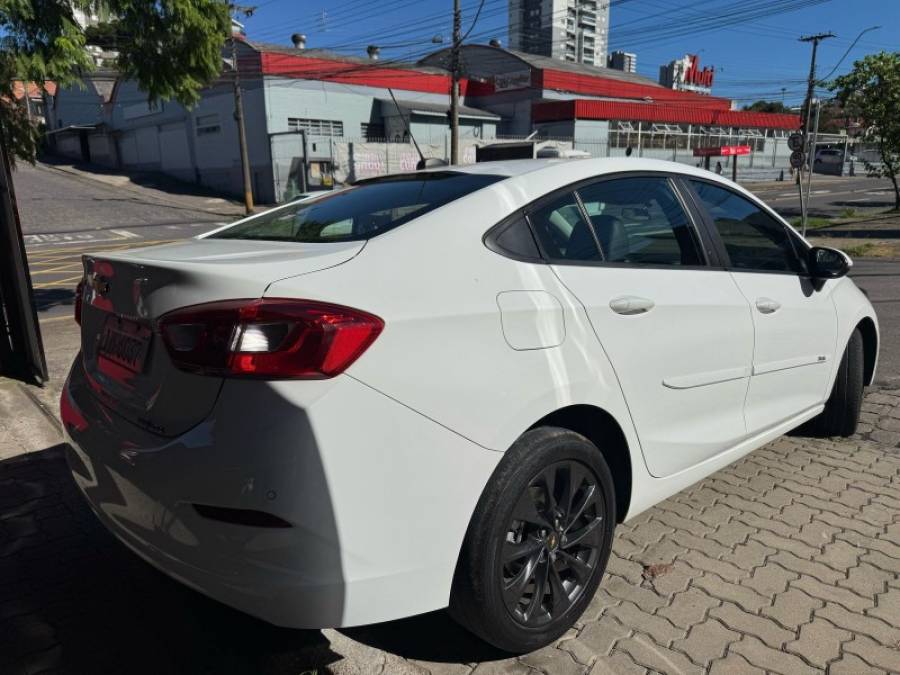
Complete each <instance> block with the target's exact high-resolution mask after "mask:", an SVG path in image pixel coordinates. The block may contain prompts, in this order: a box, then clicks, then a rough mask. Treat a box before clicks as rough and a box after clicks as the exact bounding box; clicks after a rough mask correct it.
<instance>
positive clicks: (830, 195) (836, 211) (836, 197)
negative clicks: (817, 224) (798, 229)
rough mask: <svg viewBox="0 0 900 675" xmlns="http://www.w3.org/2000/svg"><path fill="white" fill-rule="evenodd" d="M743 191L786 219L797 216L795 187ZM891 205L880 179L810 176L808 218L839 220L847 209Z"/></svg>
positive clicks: (788, 184)
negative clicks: (763, 201)
mask: <svg viewBox="0 0 900 675" xmlns="http://www.w3.org/2000/svg"><path fill="white" fill-rule="evenodd" d="M744 187H746V188H748V189H750V190H752V191H753V192H754V193H755V194H757V195H758V196H759V197H761V198H762V199H764V200H765V201H766V203H767V204H769V205H771V206H772V207H773V208H774V209H775V210H776V211H778V213H780V214H781V215H782V216H784V217H786V218H793V217H794V216H799V215H800V198H799V196H798V190H797V185H796V184H795V183H791V182H787V181H785V182H783V183H777V184H772V183H765V184H760V185H758V186H755V185H754V184H753V183H746V184H745V185H744ZM893 205H894V191H893V188H892V187H891V184H890V182H889V181H887V180H885V179H883V178H867V177H863V176H858V177H854V178H846V177H834V176H819V175H814V176H813V181H812V185H811V186H810V195H809V214H810V215H811V216H839V215H841V214H842V213H843V212H844V211H846V210H847V209H854V210H856V211H858V212H864V211H865V210H866V209H885V208H890V207H892V206H893Z"/></svg>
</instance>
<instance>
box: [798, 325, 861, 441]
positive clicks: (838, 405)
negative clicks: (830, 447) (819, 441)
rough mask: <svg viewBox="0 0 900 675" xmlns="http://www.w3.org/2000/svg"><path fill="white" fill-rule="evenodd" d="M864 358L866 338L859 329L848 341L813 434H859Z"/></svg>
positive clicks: (815, 421) (814, 423)
mask: <svg viewBox="0 0 900 675" xmlns="http://www.w3.org/2000/svg"><path fill="white" fill-rule="evenodd" d="M863 358H864V357H863V339H862V334H861V333H860V332H859V329H858V328H857V329H856V330H854V331H853V334H852V335H851V336H850V339H849V340H848V341H847V348H846V349H844V355H843V356H842V357H841V363H840V365H839V366H838V372H837V377H836V378H835V380H834V387H833V388H832V390H831V395H830V396H829V397H828V401H827V402H826V403H825V410H823V411H822V412H821V413H820V414H819V416H818V417H816V418H815V419H813V421H812V425H811V427H812V431H813V433H814V434H816V435H818V436H852V435H853V434H855V433H856V427H857V425H858V424H859V410H860V407H861V406H862V398H863V387H864V363H863Z"/></svg>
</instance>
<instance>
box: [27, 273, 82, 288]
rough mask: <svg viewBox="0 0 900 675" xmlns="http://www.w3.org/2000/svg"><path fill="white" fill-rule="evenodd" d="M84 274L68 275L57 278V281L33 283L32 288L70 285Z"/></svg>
mask: <svg viewBox="0 0 900 675" xmlns="http://www.w3.org/2000/svg"><path fill="white" fill-rule="evenodd" d="M82 276H83V275H81V274H78V275H76V276H74V277H66V278H65V279H56V280H55V281H42V282H41V283H39V284H32V285H31V287H32V288H50V287H51V286H65V285H70V284H71V283H72V282H73V281H79V280H80V279H81V278H82Z"/></svg>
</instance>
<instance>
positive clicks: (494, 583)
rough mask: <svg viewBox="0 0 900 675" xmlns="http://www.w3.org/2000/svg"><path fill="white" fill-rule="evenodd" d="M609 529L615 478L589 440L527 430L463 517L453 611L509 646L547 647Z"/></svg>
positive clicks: (583, 596)
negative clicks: (463, 535)
mask: <svg viewBox="0 0 900 675" xmlns="http://www.w3.org/2000/svg"><path fill="white" fill-rule="evenodd" d="M615 526H616V501H615V488H614V483H613V478H612V474H611V473H610V470H609V467H608V465H607V464H606V461H605V459H604V456H603V453H602V452H601V451H600V450H599V449H598V448H597V446H595V445H594V444H593V443H591V441H589V440H588V439H587V438H585V437H584V436H582V435H581V434H578V433H576V432H574V431H570V430H568V429H562V428H559V427H550V426H548V427H537V428H534V429H530V430H528V431H526V432H525V433H524V434H522V435H521V436H520V437H519V439H518V440H517V441H516V442H515V443H514V444H513V445H512V447H510V449H509V450H507V451H506V453H505V454H504V456H503V458H502V459H501V460H500V463H499V464H498V465H497V468H496V469H495V470H494V473H493V475H492V476H491V478H490V480H489V481H488V483H487V485H486V486H485V488H484V491H483V492H482V495H481V498H480V499H479V501H478V505H477V507H476V508H475V513H474V514H473V515H472V519H471V521H470V522H469V528H468V530H467V532H466V538H465V542H464V543H463V547H462V550H461V551H460V556H459V561H458V562H457V565H456V574H455V575H454V578H453V588H452V590H451V593H450V614H451V616H453V618H454V619H456V621H458V622H459V623H460V624H462V625H463V626H464V627H466V628H467V629H468V630H470V631H472V632H473V633H475V634H476V635H478V636H479V637H481V638H482V639H483V640H485V641H487V642H489V643H490V644H492V645H494V646H495V647H499V648H500V649H502V650H504V651H507V652H513V653H523V652H528V651H532V650H535V649H539V648H541V647H543V646H546V645H548V644H551V643H552V642H553V641H554V640H556V639H558V638H559V637H560V636H561V635H562V634H563V633H565V632H566V631H567V630H568V629H569V628H570V627H571V626H572V624H573V623H575V621H576V620H577V619H578V617H579V616H581V614H582V613H583V612H584V610H585V608H586V607H587V605H588V603H589V602H590V601H591V598H592V597H593V595H594V592H595V591H596V590H597V585H598V584H599V583H600V579H601V578H602V576H603V571H604V569H605V568H606V561H607V559H608V558H609V554H610V551H611V549H612V540H613V532H614V530H615Z"/></svg>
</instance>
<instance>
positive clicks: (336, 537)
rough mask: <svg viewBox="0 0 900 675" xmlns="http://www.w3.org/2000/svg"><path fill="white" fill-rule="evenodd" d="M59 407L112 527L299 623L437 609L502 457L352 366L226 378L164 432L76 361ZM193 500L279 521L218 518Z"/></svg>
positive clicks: (267, 614)
mask: <svg viewBox="0 0 900 675" xmlns="http://www.w3.org/2000/svg"><path fill="white" fill-rule="evenodd" d="M62 414H63V421H64V426H65V428H66V435H67V438H68V440H69V443H70V446H71V449H70V451H69V455H68V456H69V464H70V467H71V469H72V473H73V476H74V478H75V481H76V483H77V484H78V486H79V488H80V489H81V490H82V492H83V493H84V495H85V497H86V498H87V500H88V502H89V503H90V505H91V507H92V508H93V510H94V512H95V513H96V514H97V516H98V517H99V518H100V520H101V521H102V522H103V523H104V524H105V525H106V526H107V527H108V528H109V529H110V530H111V531H112V532H113V533H114V534H115V535H116V536H117V537H119V538H120V539H121V540H122V541H123V542H125V543H126V544H127V545H128V546H129V547H130V548H132V549H133V550H134V551H135V552H137V553H138V554H139V555H141V556H142V557H143V558H145V559H146V560H148V561H149V562H150V563H152V564H153V565H155V566H156V567H158V568H159V569H161V570H162V571H164V572H166V573H167V574H169V575H171V576H173V577H175V578H176V579H178V580H180V581H182V582H183V583H185V584H187V585H189V586H191V587H193V588H195V589H197V590H199V591H201V592H203V593H205V594H206V595H209V596H211V597H213V598H215V599H217V600H219V601H221V602H223V603H225V604H227V605H230V606H232V607H235V608H237V609H240V610H242V611H245V612H247V613H249V614H253V615H255V616H258V617H260V618H262V619H265V620H267V621H269V622H271V623H275V624H278V625H283V626H292V627H298V628H322V627H329V626H348V625H357V624H364V623H373V622H377V621H383V620H389V619H395V618H399V617H403V616H409V615H413V614H418V613H422V612H426V611H430V610H433V609H437V608H440V607H443V606H446V604H447V602H448V599H449V592H450V583H451V581H452V576H453V570H454V568H455V565H456V559H457V556H458V552H459V548H460V546H461V544H462V540H463V537H464V534H465V530H466V527H467V525H468V521H469V518H470V516H471V514H472V511H473V510H474V507H475V504H476V502H477V500H478V497H479V495H480V494H481V491H482V489H483V487H484V485H485V483H486V481H487V479H488V477H489V476H490V473H491V471H493V468H494V466H495V465H496V463H497V461H499V454H498V453H496V452H493V451H489V450H485V449H483V448H481V447H480V446H477V445H475V444H474V443H472V442H470V441H468V440H466V439H464V438H462V437H461V436H459V435H457V434H455V433H453V432H452V431H449V430H447V429H446V428H444V427H442V426H440V425H438V424H436V423H434V422H432V421H431V420H429V419H427V418H425V417H423V416H422V415H420V414H419V413H417V412H415V411H413V410H410V409H409V408H407V407H405V406H403V405H401V404H399V403H397V402H396V401H394V400H392V399H390V398H388V397H386V396H384V395H383V394H381V393H379V392H377V391H375V390H373V389H371V388H369V387H367V386H366V385H364V384H362V383H360V382H358V381H356V380H354V379H353V378H351V377H348V376H341V377H338V378H335V379H333V380H326V381H318V382H279V383H266V382H238V381H229V382H227V383H226V384H225V386H224V388H223V391H222V394H221V395H220V397H219V400H218V402H217V404H216V406H215V408H214V410H213V413H212V414H211V415H210V416H209V417H208V418H207V419H205V420H204V421H202V422H201V423H200V424H198V425H197V426H196V427H194V428H193V429H191V430H190V431H188V432H186V433H185V434H183V435H181V436H178V437H176V438H162V437H159V436H156V435H154V434H151V433H149V432H147V431H144V430H142V429H140V428H138V427H137V426H135V425H134V424H131V423H130V422H128V421H126V420H124V419H122V418H120V417H118V416H117V415H116V414H115V413H113V412H111V411H109V410H108V409H107V408H105V407H104V406H102V405H101V404H100V403H99V402H98V401H97V399H96V398H95V397H94V395H93V394H92V393H91V392H90V391H89V390H88V385H87V383H86V381H85V378H84V374H83V371H82V369H81V365H80V360H76V363H75V365H74V366H73V369H72V372H71V373H70V376H69V379H68V381H67V383H66V386H65V389H64V391H63V400H62ZM197 504H199V505H206V506H213V507H219V508H224V509H240V510H241V514H246V512H251V513H255V514H259V513H263V514H267V515H268V516H269V517H271V516H274V517H275V518H274V519H271V518H270V519H271V521H272V522H271V523H268V522H264V523H261V524H257V523H256V522H255V521H251V522H253V523H254V524H250V525H248V524H244V523H238V522H234V519H233V518H231V514H230V513H229V512H225V513H226V515H227V516H228V518H226V520H221V519H213V518H210V517H205V516H204V515H201V514H200V513H199V512H198V511H197V509H196V508H195V505H197ZM249 517H250V518H251V519H252V518H255V517H256V516H253V515H251V516H249ZM276 519H280V521H283V522H279V520H276ZM279 524H280V525H282V526H280V527H276V526H271V525H279Z"/></svg>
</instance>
